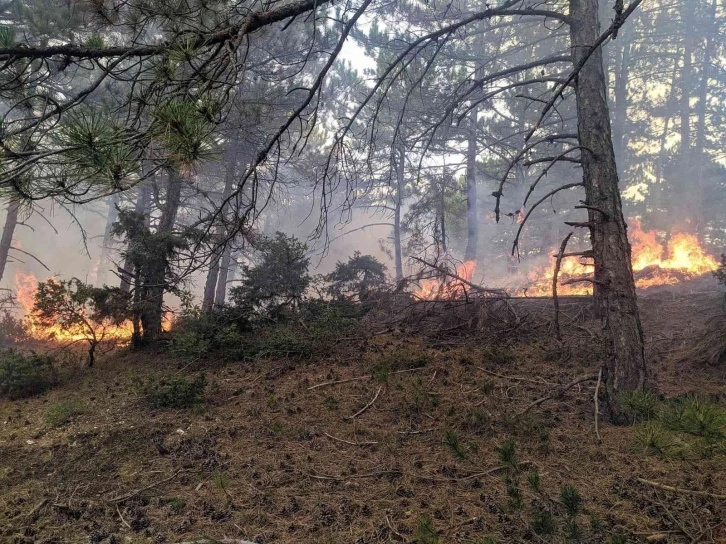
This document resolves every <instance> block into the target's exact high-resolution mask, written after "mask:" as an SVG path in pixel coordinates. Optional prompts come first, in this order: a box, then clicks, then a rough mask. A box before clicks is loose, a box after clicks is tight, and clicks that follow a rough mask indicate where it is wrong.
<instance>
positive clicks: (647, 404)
mask: <svg viewBox="0 0 726 544" xmlns="http://www.w3.org/2000/svg"><path fill="white" fill-rule="evenodd" d="M618 400H619V402H620V404H621V405H622V406H623V408H625V409H626V410H627V411H628V412H629V413H630V414H631V415H632V416H633V419H634V420H635V421H648V420H650V419H652V418H653V416H655V414H656V407H657V404H658V398H657V397H656V395H655V394H654V393H653V392H651V391H627V392H625V393H621V394H620V395H619V397H618Z"/></svg>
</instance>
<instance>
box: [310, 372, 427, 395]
mask: <svg viewBox="0 0 726 544" xmlns="http://www.w3.org/2000/svg"><path fill="white" fill-rule="evenodd" d="M423 368H425V367H419V368H407V369H405V370H396V371H394V372H391V374H403V373H404V372H416V371H417V370H422V369H423ZM372 378H373V375H371V374H367V375H365V376H358V377H357V378H348V379H345V380H335V381H333V382H324V383H319V384H317V385H313V386H310V387H308V391H312V390H313V389H317V388H319V387H326V386H328V385H338V384H340V383H350V382H357V381H361V380H370V379H372Z"/></svg>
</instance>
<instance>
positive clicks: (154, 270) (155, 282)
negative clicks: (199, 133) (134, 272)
mask: <svg viewBox="0 0 726 544" xmlns="http://www.w3.org/2000/svg"><path fill="white" fill-rule="evenodd" d="M181 188H182V179H181V177H180V175H179V172H177V171H176V170H174V169H169V171H168V180H167V186H166V201H165V203H164V208H163V209H162V212H161V217H160V218H159V225H158V227H157V229H156V234H161V235H170V234H172V233H173V232H174V224H175V223H176V216H177V212H178V211H179V204H180V203H181ZM155 257H156V258H154V259H149V260H148V264H147V270H146V271H145V274H144V280H143V283H144V288H143V295H142V299H143V300H142V304H143V307H144V309H143V312H142V315H141V325H142V327H143V329H144V340H145V341H149V340H153V339H155V338H157V337H158V336H159V335H160V334H161V331H162V328H161V322H162V318H163V316H164V291H166V288H167V281H166V270H167V265H168V263H167V256H166V255H165V254H163V253H157V254H156V255H155Z"/></svg>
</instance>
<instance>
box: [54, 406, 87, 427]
mask: <svg viewBox="0 0 726 544" xmlns="http://www.w3.org/2000/svg"><path fill="white" fill-rule="evenodd" d="M84 411H85V408H84V406H83V403H81V402H79V401H77V400H67V401H63V402H59V403H58V404H54V405H53V406H51V407H50V408H49V409H48V410H47V411H46V413H45V422H46V423H47V424H48V425H49V426H50V427H61V426H63V425H65V424H66V423H68V422H69V421H71V420H72V419H73V418H74V417H75V416H78V415H81V414H83V412H84Z"/></svg>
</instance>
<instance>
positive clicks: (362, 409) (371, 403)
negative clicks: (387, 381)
mask: <svg viewBox="0 0 726 544" xmlns="http://www.w3.org/2000/svg"><path fill="white" fill-rule="evenodd" d="M382 390H383V386H380V387H379V388H378V391H376V396H375V397H373V400H371V401H370V402H369V403H368V404H366V405H365V406H364V407H363V408H361V409H360V410H358V411H357V412H356V413H355V414H353V415H352V416H348V417H346V418H345V419H347V420H349V419H355V418H357V417H358V416H359V415H361V414H362V413H363V412H365V411H366V410H368V408H370V407H371V406H373V403H374V402H376V399H377V398H378V395H380V394H381V391H382Z"/></svg>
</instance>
